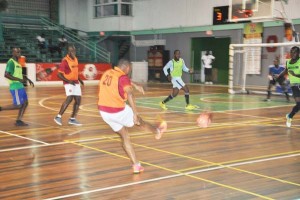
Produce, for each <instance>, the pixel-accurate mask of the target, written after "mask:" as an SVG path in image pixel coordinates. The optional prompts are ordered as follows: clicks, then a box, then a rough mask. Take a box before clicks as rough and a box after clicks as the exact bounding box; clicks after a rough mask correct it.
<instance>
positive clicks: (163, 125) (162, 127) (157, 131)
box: [138, 117, 167, 140]
mask: <svg viewBox="0 0 300 200" xmlns="http://www.w3.org/2000/svg"><path fill="white" fill-rule="evenodd" d="M139 122H140V125H138V127H141V128H142V129H143V130H146V131H149V132H152V133H153V134H154V137H155V139H157V140H159V139H160V138H161V137H162V135H163V133H164V132H166V131H167V122H166V121H161V122H160V123H159V125H158V127H154V126H153V125H152V124H150V123H149V122H146V121H144V120H143V119H142V118H141V117H139Z"/></svg>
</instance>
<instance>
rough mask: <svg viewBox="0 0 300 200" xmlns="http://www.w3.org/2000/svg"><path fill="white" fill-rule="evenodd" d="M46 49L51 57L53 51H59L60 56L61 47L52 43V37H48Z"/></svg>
mask: <svg viewBox="0 0 300 200" xmlns="http://www.w3.org/2000/svg"><path fill="white" fill-rule="evenodd" d="M48 50H49V52H50V53H51V57H53V54H54V53H55V52H57V53H59V55H60V56H61V48H60V47H59V46H57V45H54V44H52V39H49V45H48Z"/></svg>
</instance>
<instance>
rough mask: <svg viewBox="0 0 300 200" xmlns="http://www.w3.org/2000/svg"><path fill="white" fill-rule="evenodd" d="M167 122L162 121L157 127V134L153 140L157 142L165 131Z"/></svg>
mask: <svg viewBox="0 0 300 200" xmlns="http://www.w3.org/2000/svg"><path fill="white" fill-rule="evenodd" d="M167 127H168V125H167V122H166V121H162V122H161V123H160V124H159V126H158V127H157V134H156V135H155V139H157V140H159V139H160V138H161V136H162V134H163V133H164V132H166V131H167Z"/></svg>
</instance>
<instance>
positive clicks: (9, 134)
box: [0, 131, 49, 145]
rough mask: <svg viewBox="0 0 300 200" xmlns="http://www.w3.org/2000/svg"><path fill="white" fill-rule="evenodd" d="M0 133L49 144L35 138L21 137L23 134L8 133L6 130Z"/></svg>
mask: <svg viewBox="0 0 300 200" xmlns="http://www.w3.org/2000/svg"><path fill="white" fill-rule="evenodd" d="M0 133H4V134H7V135H11V136H15V137H18V138H22V139H25V140H30V141H33V142H37V143H42V144H47V145H48V144H49V143H47V142H43V141H39V140H35V139H31V138H27V137H23V136H20V135H17V134H13V133H9V132H6V131H0Z"/></svg>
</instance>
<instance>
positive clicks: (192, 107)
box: [185, 104, 198, 110]
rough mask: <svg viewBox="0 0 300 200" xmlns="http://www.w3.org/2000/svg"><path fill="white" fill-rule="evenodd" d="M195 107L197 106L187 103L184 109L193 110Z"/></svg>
mask: <svg viewBox="0 0 300 200" xmlns="http://www.w3.org/2000/svg"><path fill="white" fill-rule="evenodd" d="M196 108H198V106H194V105H192V104H188V105H186V106H185V109H186V110H195V109H196Z"/></svg>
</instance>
